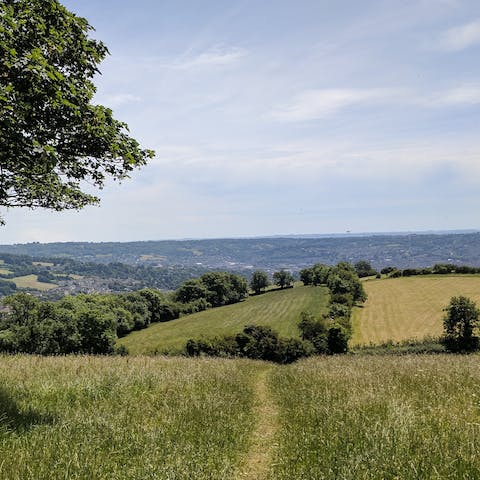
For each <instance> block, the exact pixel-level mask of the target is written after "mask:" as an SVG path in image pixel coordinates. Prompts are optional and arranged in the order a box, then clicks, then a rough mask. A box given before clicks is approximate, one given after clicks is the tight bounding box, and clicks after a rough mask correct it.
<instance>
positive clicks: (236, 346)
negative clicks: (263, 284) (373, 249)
mask: <svg viewBox="0 0 480 480" xmlns="http://www.w3.org/2000/svg"><path fill="white" fill-rule="evenodd" d="M300 275H301V278H302V277H303V279H304V283H305V281H307V285H308V284H315V285H325V286H327V287H328V289H329V290H330V302H329V305H328V311H327V312H326V313H325V314H323V315H321V316H319V317H317V316H315V315H313V314H312V313H310V312H302V313H301V316H300V317H301V318H300V322H299V324H298V328H299V330H300V333H301V339H298V338H284V337H279V336H278V334H277V332H275V331H274V330H273V329H272V328H270V327H266V326H258V325H250V326H247V327H245V329H244V330H243V331H242V332H239V333H237V334H236V335H226V336H222V337H214V338H207V339H190V340H188V342H187V343H186V345H185V353H186V354H187V355H189V356H199V355H209V356H220V357H226V356H228V357H246V358H252V359H257V360H268V361H273V362H277V363H291V362H294V361H296V360H298V359H300V358H302V357H307V356H310V355H313V354H330V355H331V354H339V353H345V352H347V350H348V340H349V338H350V336H351V333H352V327H351V321H350V318H351V313H352V308H353V306H354V305H355V304H357V303H362V302H364V301H365V300H366V298H367V296H366V294H365V291H364V289H363V285H362V283H361V282H360V280H359V278H358V275H357V273H356V271H355V268H354V267H352V266H351V265H350V264H349V263H346V262H341V263H339V264H338V265H336V266H333V267H332V266H328V265H321V264H317V265H314V266H313V267H311V268H310V269H305V270H303V271H302V272H301V274H300ZM264 278H265V277H264V276H263V275H262V276H261V279H262V280H264ZM259 279H260V275H252V281H253V282H256V281H257V280H259ZM309 279H310V283H308V282H309ZM251 285H252V284H251ZM259 285H260V282H259Z"/></svg>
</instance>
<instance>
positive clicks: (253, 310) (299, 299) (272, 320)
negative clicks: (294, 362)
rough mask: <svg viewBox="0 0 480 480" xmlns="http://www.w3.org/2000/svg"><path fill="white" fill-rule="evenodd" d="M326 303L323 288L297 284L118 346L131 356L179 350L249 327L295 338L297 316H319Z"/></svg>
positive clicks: (171, 324)
mask: <svg viewBox="0 0 480 480" xmlns="http://www.w3.org/2000/svg"><path fill="white" fill-rule="evenodd" d="M327 301H328V290H327V289H326V288H325V287H304V286H302V285H301V284H297V285H296V286H295V288H290V289H286V290H275V291H270V292H267V293H264V294H262V295H257V296H251V297H248V298H247V299H246V300H245V301H243V302H241V303H237V304H234V305H227V306H225V307H219V308H214V309H210V310H206V311H204V312H200V313H195V314H193V315H188V316H185V317H181V318H179V319H178V320H172V321H170V322H164V323H157V324H155V325H152V326H150V327H149V328H147V329H145V330H139V331H137V332H133V333H131V334H130V335H128V336H126V337H124V338H121V339H120V340H119V341H118V344H119V345H125V346H126V347H127V348H128V350H129V352H130V353H132V354H142V353H151V352H155V351H164V350H170V349H180V348H182V347H183V346H184V344H185V342H186V341H187V340H188V339H190V338H199V337H201V336H206V337H209V336H217V335H218V336H219V335H224V334H233V333H238V332H240V331H241V330H242V329H243V328H244V327H245V326H246V325H249V324H257V325H267V326H270V327H272V328H273V329H274V330H276V331H277V332H278V333H279V334H280V335H284V336H294V337H296V336H298V329H297V323H298V322H299V320H300V313H301V312H302V311H304V310H305V311H310V312H312V313H321V312H323V311H324V309H325V307H326V303H327Z"/></svg>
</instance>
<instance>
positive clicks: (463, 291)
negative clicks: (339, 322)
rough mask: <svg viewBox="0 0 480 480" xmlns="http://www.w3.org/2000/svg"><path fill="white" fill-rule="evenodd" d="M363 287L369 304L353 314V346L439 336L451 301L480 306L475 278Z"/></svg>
mask: <svg viewBox="0 0 480 480" xmlns="http://www.w3.org/2000/svg"><path fill="white" fill-rule="evenodd" d="M364 287H365V290H366V292H367V294H368V300H367V301H366V303H365V304H364V306H363V307H361V308H356V309H355V311H354V314H353V338H352V342H351V343H352V345H366V344H378V343H382V342H386V341H388V340H393V341H402V340H406V339H412V338H418V339H421V338H424V337H427V336H438V335H441V334H442V330H443V316H444V312H443V309H444V308H445V307H446V306H447V305H448V303H449V302H450V298H451V297H453V296H458V295H464V296H467V297H470V298H471V299H473V300H474V301H475V302H478V303H479V305H480V276H476V275H448V276H447V275H435V276H434V275H432V276H418V277H405V278H392V279H382V280H368V281H366V282H365V283H364Z"/></svg>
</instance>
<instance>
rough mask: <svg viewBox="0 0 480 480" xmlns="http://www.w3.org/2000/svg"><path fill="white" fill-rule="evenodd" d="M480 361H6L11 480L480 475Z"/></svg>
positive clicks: (1, 363) (2, 449)
mask: <svg viewBox="0 0 480 480" xmlns="http://www.w3.org/2000/svg"><path fill="white" fill-rule="evenodd" d="M479 367H480V356H478V355H471V356H456V355H430V356H428V355H410V356H367V355H362V356H348V355H347V356H338V357H316V358H310V359H308V360H303V361H301V362H298V363H296V364H293V365H290V366H279V365H273V364H269V363H265V362H255V361H250V360H238V359H237V360H227V359H203V358H200V359H198V358H197V359H186V358H164V357H144V356H138V357H82V356H78V357H73V356H72V357H36V356H2V357H0V385H1V388H0V418H1V423H0V458H1V461H0V478H1V479H8V480H20V479H22V480H33V479H35V480H43V479H54V480H56V479H66V478H68V479H82V480H83V479H85V480H86V479H89V480H90V479H122V480H123V479H138V480H140V479H162V480H163V479H167V480H168V479H172V480H173V479H175V480H179V479H180V480H181V479H191V478H195V479H199V480H202V479H239V480H240V479H252V480H253V479H254V480H262V479H265V480H274V479H275V480H287V479H289V480H290V479H291V480H298V479H304V480H307V479H308V480H317V479H318V480H320V479H325V480H329V479H332V480H333V479H345V480H350V479H351V480H354V479H355V480H358V479H360V480H362V479H379V478H384V479H399V478H401V479H403V480H410V479H412V480H413V479H415V480H417V479H445V478H458V479H475V478H479V477H480V457H479V456H478V450H479V448H480V435H479V434H480V387H479V385H480V368H479Z"/></svg>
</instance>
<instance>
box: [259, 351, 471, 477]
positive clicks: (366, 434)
mask: <svg viewBox="0 0 480 480" xmlns="http://www.w3.org/2000/svg"><path fill="white" fill-rule="evenodd" d="M479 367H480V357H479V356H478V355H475V356H454V355H450V356H448V355H431V356H420V355H418V356H415V355H411V356H406V357H399V356H380V357H369V356H362V357H336V358H335V357H334V358H332V357H330V358H323V359H309V360H307V361H303V362H299V363H298V364H294V365H291V366H288V367H283V368H278V369H276V370H275V372H274V375H273V384H272V391H273V392H275V393H274V395H275V399H276V401H277V404H278V405H279V422H280V425H281V428H280V429H279V430H278V436H277V442H276V443H278V449H276V451H275V454H274V455H273V462H272V465H273V466H272V468H271V469H270V473H269V476H268V478H269V479H270V480H293V479H305V480H307V479H310V480H314V479H325V480H330V479H331V480H334V479H342V480H363V479H365V480H366V479H372V480H376V479H392V480H393V479H402V480H410V479H411V480H418V479H439V480H440V479H478V478H480V456H479V455H478V452H479V448H480V387H479V385H480V368H479Z"/></svg>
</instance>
